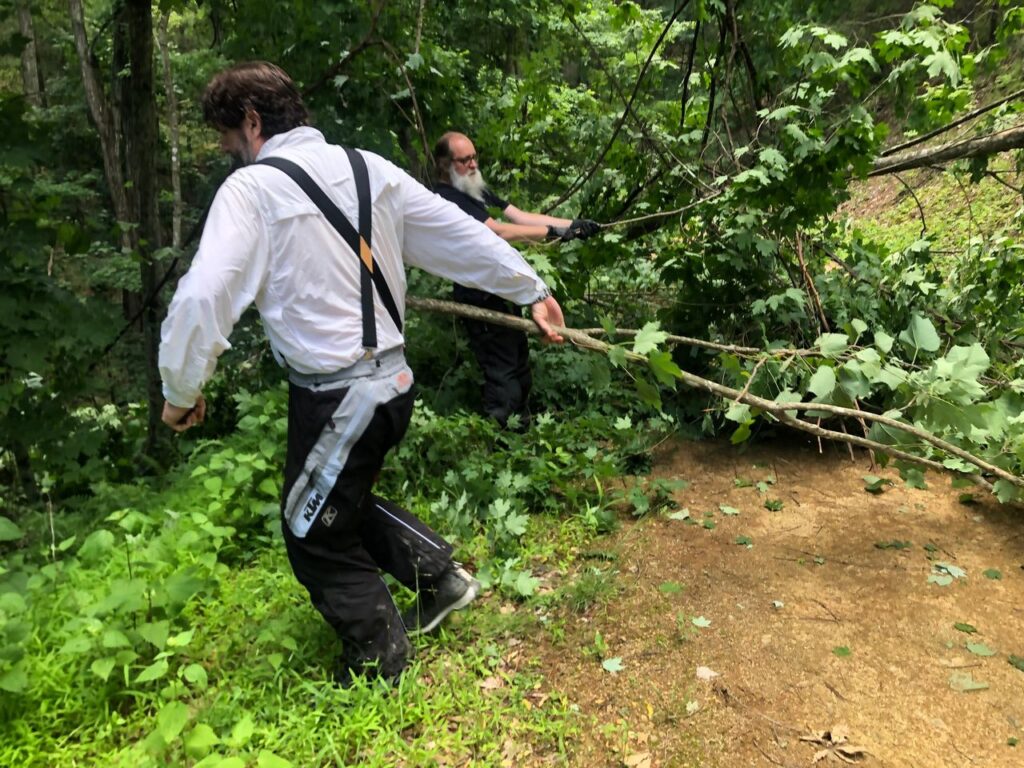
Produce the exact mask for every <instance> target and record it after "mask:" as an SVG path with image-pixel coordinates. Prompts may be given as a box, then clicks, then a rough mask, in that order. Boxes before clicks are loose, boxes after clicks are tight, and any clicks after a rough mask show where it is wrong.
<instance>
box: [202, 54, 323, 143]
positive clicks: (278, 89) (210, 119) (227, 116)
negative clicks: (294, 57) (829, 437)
mask: <svg viewBox="0 0 1024 768" xmlns="http://www.w3.org/2000/svg"><path fill="white" fill-rule="evenodd" d="M250 109H251V110H253V111H255V112H256V113H257V114H258V115H259V116H260V120H261V121H262V126H263V127H262V130H261V132H260V135H261V136H262V137H263V138H265V139H269V138H270V137H271V136H274V135H276V134H278V133H284V132H285V131H290V130H291V129H292V128H297V127H298V126H300V125H308V123H309V113H308V112H307V111H306V105H305V104H303V103H302V96H301V95H300V94H299V89H298V88H296V87H295V83H293V82H292V79H291V78H290V77H288V73H287V72H285V71H284V70H283V69H281V68H280V67H279V66H277V65H276V64H271V63H270V62H269V61H247V62H244V63H242V64H236V65H235V66H233V67H230V68H228V69H225V70H224V71H223V72H218V73H217V74H216V75H214V76H213V79H212V80H210V83H209V85H207V86H206V90H205V91H204V92H203V119H204V120H206V122H207V123H209V124H210V125H212V126H213V127H215V128H237V127H238V126H240V125H241V124H242V120H244V119H245V113H246V112H247V111H248V110H250Z"/></svg>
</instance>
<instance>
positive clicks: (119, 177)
mask: <svg viewBox="0 0 1024 768" xmlns="http://www.w3.org/2000/svg"><path fill="white" fill-rule="evenodd" d="M68 10H69V11H70V15H71V31H72V34H73V36H74V38H75V50H76V51H77V52H78V63H79V65H80V66H81V69H82V85H84V86H85V100H86V102H87V103H88V105H89V114H90V116H91V117H92V121H93V124H94V125H95V126H96V133H97V134H98V135H99V139H100V152H101V154H102V155H103V172H104V174H105V175H106V177H107V186H108V187H109V188H110V201H111V203H112V204H113V206H114V216H115V217H116V218H117V220H118V221H128V198H127V195H126V194H125V190H124V172H123V171H122V167H123V166H122V163H121V137H120V130H119V126H118V125H117V120H116V119H115V114H114V108H113V106H112V105H111V103H110V101H109V99H108V97H107V96H106V94H104V92H103V87H102V86H101V85H100V77H99V68H98V67H97V65H96V61H95V59H94V58H93V57H92V54H91V53H90V51H89V40H88V37H87V36H86V33H85V16H84V14H83V11H82V0H68ZM121 244H122V245H124V246H128V245H129V243H128V239H127V235H122V242H121Z"/></svg>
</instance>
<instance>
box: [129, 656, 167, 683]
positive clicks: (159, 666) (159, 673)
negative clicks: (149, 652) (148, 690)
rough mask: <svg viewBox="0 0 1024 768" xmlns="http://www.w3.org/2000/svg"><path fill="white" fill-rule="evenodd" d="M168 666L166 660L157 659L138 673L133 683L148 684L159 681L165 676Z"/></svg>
mask: <svg viewBox="0 0 1024 768" xmlns="http://www.w3.org/2000/svg"><path fill="white" fill-rule="evenodd" d="M168 666H169V665H168V664H167V659H157V660H156V661H155V662H153V663H152V664H150V665H149V666H148V667H146V668H145V669H144V670H142V671H141V672H140V673H139V676H138V677H136V678H135V682H136V683H148V682H150V681H152V680H159V679H160V678H161V677H163V676H164V675H166V674H167V669H168Z"/></svg>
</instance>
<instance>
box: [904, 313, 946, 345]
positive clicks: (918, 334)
mask: <svg viewBox="0 0 1024 768" xmlns="http://www.w3.org/2000/svg"><path fill="white" fill-rule="evenodd" d="M900 341H902V342H903V343H904V344H906V345H907V346H908V347H910V348H911V349H912V350H913V351H914V353H915V354H916V353H918V352H921V351H924V352H936V351H938V349H939V346H940V344H941V343H942V342H941V340H940V339H939V334H938V333H936V332H935V326H934V325H932V322H931V320H928V319H927V318H924V317H921V316H920V315H914V316H913V317H912V318H911V320H910V325H908V326H907V329H906V330H905V331H902V332H901V333H900Z"/></svg>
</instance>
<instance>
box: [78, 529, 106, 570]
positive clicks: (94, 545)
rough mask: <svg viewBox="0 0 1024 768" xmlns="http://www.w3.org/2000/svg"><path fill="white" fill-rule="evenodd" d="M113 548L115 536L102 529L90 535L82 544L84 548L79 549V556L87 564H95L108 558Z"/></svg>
mask: <svg viewBox="0 0 1024 768" xmlns="http://www.w3.org/2000/svg"><path fill="white" fill-rule="evenodd" d="M113 547H114V534H113V533H111V532H110V531H108V530H106V529H105V528H101V529H100V530H98V531H93V532H92V533H90V534H89V536H88V537H87V538H86V539H85V541H83V542H82V546H80V547H79V548H78V556H79V557H80V558H81V559H83V560H85V561H87V562H93V561H96V560H99V559H101V558H104V557H106V556H107V553H108V552H109V551H110V550H111V549H112V548H113Z"/></svg>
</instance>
